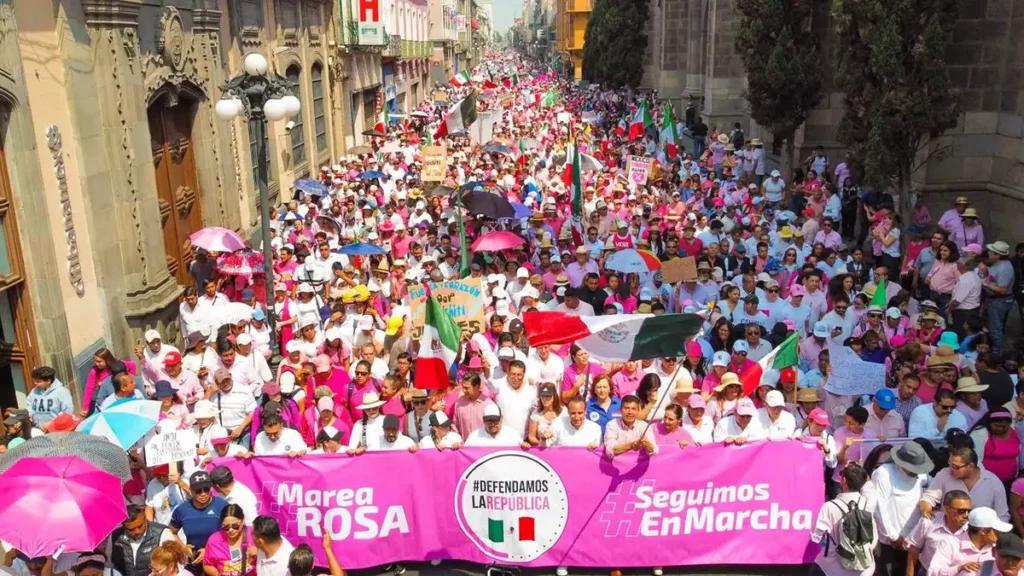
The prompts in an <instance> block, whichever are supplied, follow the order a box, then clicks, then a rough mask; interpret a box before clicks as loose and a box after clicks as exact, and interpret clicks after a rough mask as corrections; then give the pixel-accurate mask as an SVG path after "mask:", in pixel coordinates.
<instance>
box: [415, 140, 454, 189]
mask: <svg viewBox="0 0 1024 576" xmlns="http://www.w3.org/2000/svg"><path fill="white" fill-rule="evenodd" d="M421 150H422V152H423V173H422V176H421V177H422V179H423V181H424V182H442V181H444V175H445V173H446V172H447V171H448V149H447V148H445V147H444V146H424V147H423V148H422V149H421Z"/></svg>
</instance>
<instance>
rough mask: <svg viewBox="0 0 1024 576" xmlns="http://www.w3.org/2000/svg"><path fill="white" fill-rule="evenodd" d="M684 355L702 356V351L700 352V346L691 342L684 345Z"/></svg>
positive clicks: (693, 341) (694, 341)
mask: <svg viewBox="0 0 1024 576" xmlns="http://www.w3.org/2000/svg"><path fill="white" fill-rule="evenodd" d="M686 355H687V356H703V355H704V351H703V350H701V348H700V344H699V343H697V341H696V340H691V341H690V343H689V344H687V345H686Z"/></svg>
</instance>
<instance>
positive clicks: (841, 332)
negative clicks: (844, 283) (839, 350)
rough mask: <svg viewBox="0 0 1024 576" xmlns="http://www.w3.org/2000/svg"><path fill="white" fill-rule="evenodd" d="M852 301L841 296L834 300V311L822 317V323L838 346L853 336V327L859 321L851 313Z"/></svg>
mask: <svg viewBox="0 0 1024 576" xmlns="http://www.w3.org/2000/svg"><path fill="white" fill-rule="evenodd" d="M849 309H850V300H849V298H847V297H846V296H845V295H843V294H840V295H838V296H836V297H835V298H834V299H833V300H832V310H831V311H829V313H828V314H825V315H824V316H822V318H821V321H822V322H824V323H825V326H827V327H828V333H829V335H830V336H831V337H832V341H833V342H835V343H836V344H842V343H843V342H846V339H847V338H849V337H850V336H853V327H854V326H856V324H857V319H856V318H855V317H854V315H853V314H851V313H850V312H849Z"/></svg>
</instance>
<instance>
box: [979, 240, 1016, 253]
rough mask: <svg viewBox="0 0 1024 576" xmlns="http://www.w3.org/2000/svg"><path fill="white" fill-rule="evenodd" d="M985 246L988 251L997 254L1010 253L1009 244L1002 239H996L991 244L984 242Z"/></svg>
mask: <svg viewBox="0 0 1024 576" xmlns="http://www.w3.org/2000/svg"><path fill="white" fill-rule="evenodd" d="M985 248H988V250H989V252H995V253H996V254H999V255H1000V256H1009V255H1010V245H1009V244H1007V243H1006V242H1003V241H1002V240H998V241H996V242H993V243H991V244H986V245H985Z"/></svg>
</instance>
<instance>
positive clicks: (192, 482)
mask: <svg viewBox="0 0 1024 576" xmlns="http://www.w3.org/2000/svg"><path fill="white" fill-rule="evenodd" d="M188 487H189V488H190V489H191V490H192V491H193V492H195V491H196V490H203V489H207V488H213V480H211V479H210V475H209V474H207V473H206V471H205V470H196V471H195V472H193V473H192V475H191V476H189V478H188Z"/></svg>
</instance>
